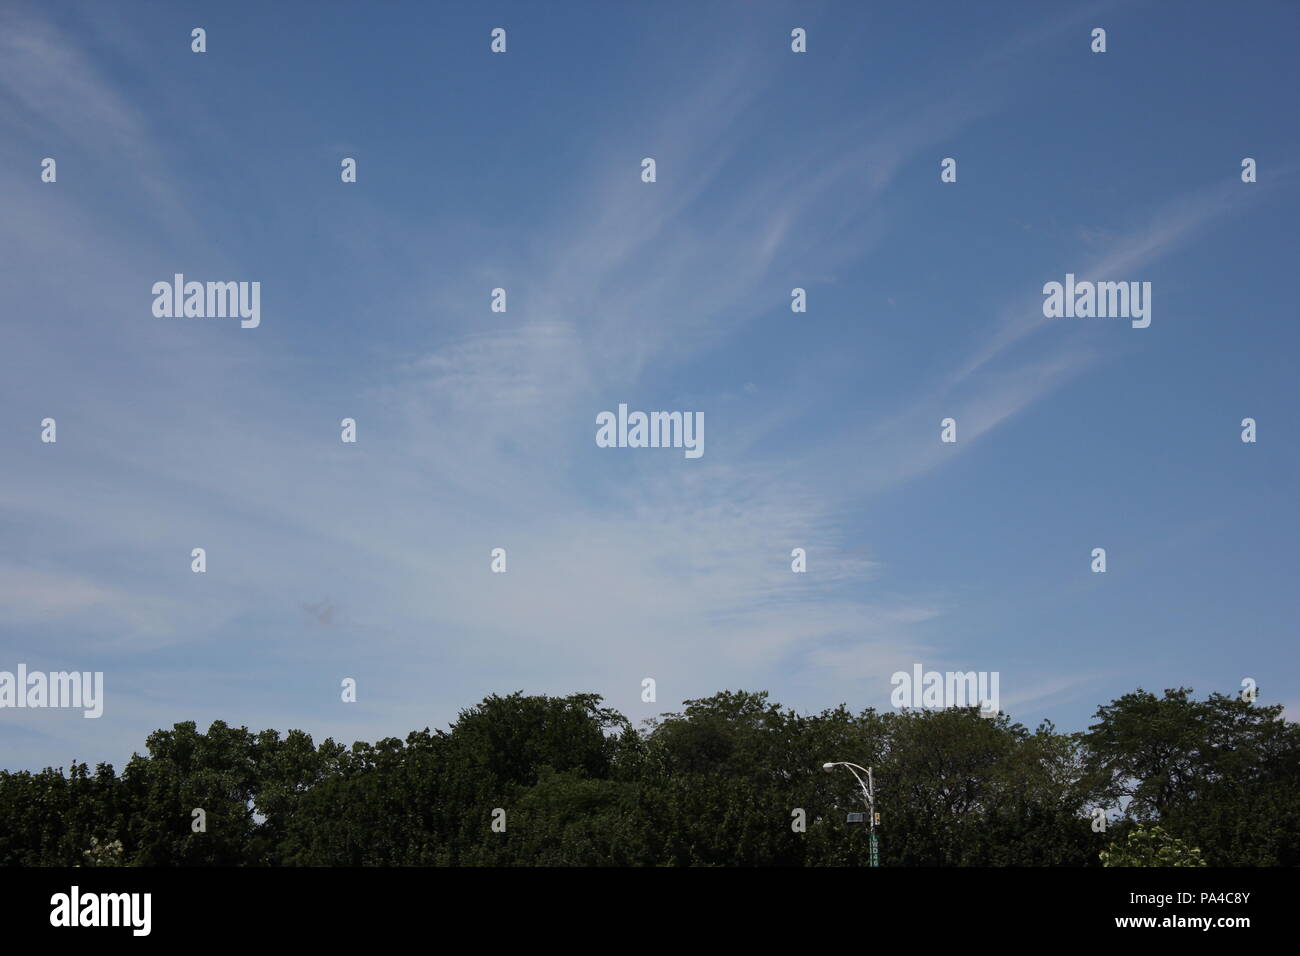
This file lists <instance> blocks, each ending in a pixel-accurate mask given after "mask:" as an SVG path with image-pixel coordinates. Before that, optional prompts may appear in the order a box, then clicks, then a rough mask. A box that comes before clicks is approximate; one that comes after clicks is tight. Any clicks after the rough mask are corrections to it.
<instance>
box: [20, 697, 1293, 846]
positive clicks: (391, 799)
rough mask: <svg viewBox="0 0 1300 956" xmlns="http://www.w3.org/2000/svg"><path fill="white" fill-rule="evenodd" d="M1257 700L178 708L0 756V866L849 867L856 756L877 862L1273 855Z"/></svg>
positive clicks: (1274, 718) (1289, 800) (1266, 713)
mask: <svg viewBox="0 0 1300 956" xmlns="http://www.w3.org/2000/svg"><path fill="white" fill-rule="evenodd" d="M1281 713H1282V708H1281V707H1261V706H1258V705H1254V704H1251V703H1248V702H1245V701H1242V700H1238V699H1235V698H1231V697H1227V696H1224V695H1220V694H1214V695H1211V696H1210V697H1209V698H1208V699H1207V700H1204V701H1198V700H1195V699H1193V698H1192V696H1191V693H1190V692H1189V691H1187V690H1185V689H1177V690H1169V691H1166V692H1165V694H1164V696H1163V697H1156V696H1155V695H1153V694H1150V693H1147V692H1145V691H1141V690H1139V691H1136V692H1135V693H1132V694H1128V695H1125V696H1124V697H1121V698H1120V699H1118V700H1115V701H1113V702H1111V703H1110V704H1107V705H1105V706H1103V707H1101V708H1100V709H1099V710H1098V711H1097V715H1096V719H1097V723H1096V724H1094V725H1093V726H1092V727H1090V728H1089V730H1088V731H1087V732H1086V733H1079V734H1061V733H1057V732H1056V730H1055V729H1054V728H1053V727H1052V725H1051V724H1049V723H1045V724H1043V725H1042V726H1040V727H1039V728H1038V729H1037V730H1035V731H1032V732H1031V731H1029V730H1027V729H1026V728H1025V727H1023V726H1021V725H1020V724H1017V723H1013V722H1012V721H1011V720H1010V718H1009V717H1007V716H1006V715H1000V716H998V717H996V718H991V719H990V718H985V717H981V716H980V715H979V714H978V711H976V710H975V709H974V708H971V709H950V710H942V711H903V712H893V711H890V712H885V713H880V712H877V711H875V710H872V709H868V710H865V711H863V712H862V713H859V714H854V713H852V712H850V711H849V710H847V709H846V708H845V707H843V706H840V707H837V708H835V709H833V710H826V711H823V712H821V713H819V714H812V715H800V714H797V713H795V712H793V711H791V710H787V709H782V708H781V707H780V706H779V705H778V704H775V703H772V702H770V701H769V700H768V698H767V694H766V693H748V692H724V693H720V694H716V695H714V696H713V697H709V698H707V699H703V700H692V701H687V702H686V704H685V707H684V710H682V711H681V712H680V713H674V714H667V715H664V716H663V717H662V718H661V719H659V720H656V721H651V722H649V724H648V726H647V727H646V728H644V729H642V730H637V729H635V728H633V727H632V726H631V724H630V723H629V722H628V720H627V719H626V718H625V717H624V716H623V715H621V714H619V713H618V712H616V711H614V710H611V709H609V708H606V707H604V706H602V703H601V699H600V698H599V697H597V696H595V695H592V694H575V695H573V696H570V697H563V698H557V697H526V696H523V695H522V694H518V693H517V694H511V695H509V696H505V697H500V696H492V697H489V698H487V699H486V700H484V701H483V702H482V703H480V704H479V705H477V706H475V707H472V708H470V709H468V710H465V711H463V712H462V713H461V714H460V716H459V718H458V719H457V720H456V721H455V722H454V723H453V724H452V725H451V726H450V727H449V728H448V729H447V730H445V731H443V730H437V731H430V730H428V729H425V730H422V731H417V732H414V733H411V734H409V735H408V736H407V738H406V740H405V741H402V740H399V739H397V738H389V739H386V740H380V741H378V742H377V743H374V744H369V743H356V744H353V745H352V747H351V748H347V747H345V746H343V745H341V744H338V743H335V742H334V741H333V740H325V741H324V742H323V743H321V744H320V745H319V746H317V745H315V744H314V743H313V741H312V738H311V737H310V736H308V735H307V734H305V733H303V732H301V731H297V730H294V731H290V732H289V733H288V734H287V735H286V736H284V737H281V736H280V735H279V734H278V733H277V732H275V731H273V730H265V731H262V732H260V733H254V732H252V731H250V730H248V729H247V728H244V727H239V728H234V727H230V726H227V725H226V724H225V723H223V722H221V721H218V722H216V723H214V724H212V726H211V727H209V728H208V730H207V733H200V732H199V731H198V729H197V728H196V727H195V725H194V723H193V722H185V723H180V724H177V725H176V726H175V727H173V728H172V729H171V730H159V731H157V732H155V733H154V734H152V735H150V737H149V738H148V740H147V751H148V753H147V755H145V756H142V755H139V754H136V755H135V756H133V757H132V759H131V760H130V761H129V762H128V764H127V766H126V768H125V769H124V770H123V772H122V773H121V774H120V775H119V774H117V773H115V772H114V769H113V768H112V767H111V766H109V765H106V764H100V765H99V766H98V767H96V768H95V770H94V772H93V773H92V772H90V770H89V769H88V768H87V767H86V765H85V764H81V763H79V764H74V765H73V766H72V767H71V769H70V771H69V772H68V773H66V774H65V773H64V772H63V771H62V770H61V769H60V770H54V769H47V770H44V771H42V772H41V773H36V774H33V773H28V772H20V773H10V772H3V771H0V864H6V865H19V866H41V865H61V866H104V865H114V864H128V865H146V866H169V865H179V866H206V865H250V866H263V865H271V866H282V865H310V866H336V865H381V866H382V865H461V866H466V865H470V866H474V865H614V866H624V865H638V866H639V865H704V866H768V865H777V866H819V865H864V864H865V863H866V862H867V860H868V833H867V827H866V826H865V825H863V824H858V823H849V822H847V820H846V813H847V812H850V811H860V810H862V809H863V805H862V800H861V793H860V791H859V790H858V787H857V783H856V781H855V780H854V778H853V777H852V776H851V775H850V774H849V773H848V772H847V771H844V770H836V771H835V772H832V773H826V772H824V771H823V770H822V764H823V763H825V762H827V761H839V760H851V761H853V762H855V763H859V764H863V765H870V766H871V767H872V768H873V769H874V772H875V781H876V790H877V793H876V796H877V807H876V809H877V810H878V811H879V812H880V813H881V826H880V830H879V835H880V862H881V865H883V866H927V865H941V866H964V865H992V866H1100V865H1101V863H1102V859H1103V857H1102V853H1103V851H1106V852H1108V854H1109V855H1108V857H1107V862H1108V863H1109V865H1170V864H1171V863H1172V864H1173V865H1180V864H1179V863H1178V862H1177V861H1183V860H1193V859H1194V860H1196V861H1197V862H1199V861H1201V860H1204V862H1205V863H1208V864H1209V865H1258V866H1279V865H1281V866H1294V865H1296V864H1297V863H1300V725H1297V724H1294V723H1291V722H1289V721H1286V720H1284V719H1283V718H1282V716H1281ZM1097 807H1103V808H1106V809H1107V810H1108V812H1109V815H1110V816H1109V821H1108V825H1107V827H1106V829H1105V830H1104V831H1101V832H1098V829H1097V828H1098V826H1099V824H1098V823H1097V822H1096V820H1095V817H1094V810H1095V808H1097ZM195 808H202V810H203V811H204V815H205V824H206V826H205V829H204V832H195V827H194V825H193V821H194V815H193V811H194V810H195ZM498 808H500V809H501V810H503V811H504V831H503V832H499V831H500V826H501V822H502V815H501V814H499V813H496V814H494V811H496V810H497V809H498ZM800 810H801V811H802V814H800V813H798V812H797V811H800ZM800 818H803V819H804V820H805V821H806V825H805V826H804V827H802V828H801V827H800V826H799V820H800ZM494 819H497V820H498V826H497V828H495V829H494V827H493V820H494ZM1181 865H1187V864H1186V863H1183V864H1181ZM1191 865H1196V864H1195V863H1192V864H1191Z"/></svg>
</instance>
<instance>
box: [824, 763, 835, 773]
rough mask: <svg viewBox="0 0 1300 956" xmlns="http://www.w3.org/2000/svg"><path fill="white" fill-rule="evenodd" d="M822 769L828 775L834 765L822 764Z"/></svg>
mask: <svg viewBox="0 0 1300 956" xmlns="http://www.w3.org/2000/svg"><path fill="white" fill-rule="evenodd" d="M822 769H823V770H825V771H826V772H827V773H830V772H831V771H832V770H834V769H835V764H833V763H824V764H822Z"/></svg>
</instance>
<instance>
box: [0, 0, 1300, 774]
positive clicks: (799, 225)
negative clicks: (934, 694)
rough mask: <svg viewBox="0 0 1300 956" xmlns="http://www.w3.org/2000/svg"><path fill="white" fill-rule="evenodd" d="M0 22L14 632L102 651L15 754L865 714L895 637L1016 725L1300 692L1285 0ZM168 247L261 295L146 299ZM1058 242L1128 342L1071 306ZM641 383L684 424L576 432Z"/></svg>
mask: <svg viewBox="0 0 1300 956" xmlns="http://www.w3.org/2000/svg"><path fill="white" fill-rule="evenodd" d="M0 20H2V22H0V27H2V29H0V130H3V135H2V136H0V208H2V209H3V215H2V216H0V261H3V262H4V264H5V265H4V268H3V270H0V301H2V302H3V318H2V319H0V370H2V371H3V375H2V376H0V464H2V466H3V467H2V477H0V669H4V670H13V669H14V668H15V667H16V665H17V664H18V663H19V662H22V663H25V664H27V666H28V667H29V668H30V669H33V670H71V669H76V670H102V671H103V672H104V674H105V685H106V702H105V712H104V716H103V717H102V718H100V719H98V720H86V719H83V718H82V717H81V715H80V712H68V711H57V710H44V711H41V710H5V711H3V712H0V765H3V766H5V767H8V768H11V769H12V768H37V767H41V766H44V765H46V764H54V765H66V764H67V763H68V762H70V761H71V760H73V759H78V760H87V761H89V762H91V763H94V762H95V761H98V760H110V761H113V762H115V763H118V764H120V763H121V762H122V761H123V760H124V759H125V758H126V757H127V756H129V754H130V753H131V752H132V750H136V749H141V748H142V747H143V740H144V738H145V736H146V735H147V734H148V733H149V732H150V731H152V730H153V729H156V728H159V727H166V726H170V725H171V724H172V723H174V722H175V721H179V720H190V719H192V720H197V721H198V722H199V723H200V725H201V726H206V724H207V723H208V722H210V721H211V720H214V719H218V718H220V719H224V720H226V721H228V722H231V723H235V724H246V725H248V726H250V727H253V728H262V727H275V728H277V729H279V730H281V731H284V730H287V729H288V728H290V727H298V728H302V729H304V730H307V731H308V732H310V733H312V734H313V735H314V736H315V737H316V738H317V739H321V738H323V737H325V736H327V735H330V736H334V737H335V738H336V739H341V740H344V741H346V742H351V741H353V740H356V739H375V738H377V737H381V736H388V735H399V736H400V735H404V734H405V733H406V732H407V731H409V730H412V729H417V728H422V727H425V726H439V725H445V724H446V723H447V722H448V721H450V720H452V719H454V717H455V715H456V713H457V712H458V710H459V709H461V708H462V707H465V706H469V705H471V704H473V703H474V702H475V701H477V700H478V699H480V698H481V697H482V696H484V695H486V694H488V693H492V692H502V693H505V692H509V691H512V690H515V689H523V690H524V691H526V692H529V693H549V694H566V693H571V692H576V691H595V692H598V693H601V694H603V695H605V697H606V698H607V700H608V701H609V702H610V703H611V704H612V705H613V706H616V707H618V708H620V709H621V710H622V711H623V712H624V713H626V714H627V715H628V716H629V717H631V718H632V719H633V720H638V721H639V720H640V719H643V718H645V717H649V716H652V715H655V714H658V713H660V712H663V711H666V710H671V709H675V708H676V707H677V706H678V704H679V702H680V701H682V700H684V699H687V698H691V697H697V696H703V695H707V694H710V693H713V692H715V691H718V690H721V689H724V688H732V689H734V688H741V687H744V688H750V689H760V688H765V689H768V690H770V691H771V692H772V695H773V697H774V698H775V699H778V700H780V701H782V702H784V703H787V704H789V705H791V706H794V707H796V708H799V709H801V710H820V709H822V708H823V707H828V706H834V705H835V704H837V703H839V702H841V701H844V702H846V703H848V704H849V705H850V706H851V707H853V708H855V709H858V708H861V707H865V706H869V705H874V706H877V707H888V706H889V695H890V689H891V688H890V683H889V678H890V675H891V674H892V673H893V672H894V671H896V670H900V669H903V670H909V669H910V668H911V666H912V664H913V663H914V662H920V663H922V664H923V665H924V666H925V667H926V668H927V669H938V670H948V669H951V670H987V671H998V672H1000V674H1001V703H1002V707H1003V709H1004V710H1007V711H1008V712H1010V713H1011V714H1012V716H1013V717H1015V718H1016V719H1019V720H1021V721H1023V722H1026V723H1028V724H1030V725H1033V724H1035V723H1037V722H1038V721H1039V720H1041V719H1042V718H1044V717H1047V718H1051V719H1052V720H1054V721H1056V722H1057V724H1058V726H1060V727H1061V728H1063V729H1082V728H1083V727H1085V726H1086V725H1087V723H1088V722H1089V717H1090V715H1091V714H1092V712H1093V710H1094V709H1095V708H1096V706H1097V705H1098V704H1100V703H1103V702H1105V701H1108V700H1110V699H1111V698H1113V697H1115V696H1118V695H1119V694H1122V693H1125V692H1127V691H1130V690H1132V689H1134V688H1135V687H1137V686H1139V685H1140V686H1143V687H1146V688H1148V689H1154V690H1159V689H1162V688H1165V687H1173V686H1179V685H1186V686H1192V687H1194V688H1196V690H1197V691H1198V692H1200V693H1205V692H1208V691H1210V690H1221V691H1224V692H1235V691H1236V690H1237V689H1239V687H1240V682H1241V680H1242V679H1243V678H1245V677H1253V678H1254V679H1256V680H1257V681H1258V682H1259V684H1260V686H1261V689H1262V697H1261V701H1262V702H1268V703H1274V702H1280V703H1284V704H1286V705H1288V707H1289V715H1291V716H1292V717H1294V716H1295V715H1296V714H1297V713H1300V675H1298V674H1297V670H1298V669H1297V667H1296V663H1297V652H1296V631H1295V619H1296V615H1295V610H1296V597H1295V595H1296V594H1297V588H1296V586H1295V578H1296V572H1297V569H1298V566H1300V562H1298V561H1297V550H1298V545H1297V542H1298V541H1300V509H1297V508H1296V505H1295V490H1296V479H1297V474H1298V472H1300V468H1298V465H1300V459H1298V457H1297V452H1296V435H1297V434H1300V422H1297V403H1296V398H1297V389H1296V358H1297V347H1298V346H1300V332H1297V327H1296V295H1295V290H1294V281H1295V275H1296V269H1295V262H1296V260H1297V253H1300V248H1298V246H1300V243H1298V241H1297V235H1296V230H1295V228H1294V223H1295V222H1296V220H1297V215H1298V214H1300V208H1298V206H1300V202H1298V199H1300V192H1298V190H1297V186H1298V185H1300V179H1298V175H1297V174H1298V172H1300V167H1298V166H1297V155H1298V154H1300V141H1298V137H1297V130H1296V115H1297V110H1296V107H1297V95H1296V91H1297V90H1300V82H1297V81H1298V80H1300V77H1297V72H1298V71H1300V61H1297V60H1296V57H1295V55H1294V53H1295V44H1296V40H1297V31H1298V28H1300V8H1297V7H1296V6H1295V5H1294V4H1288V3H1263V2H1260V3H1245V4H1240V5H1237V6H1234V7H1233V8H1232V10H1231V11H1230V12H1229V11H1227V10H1226V8H1224V7H1223V6H1222V5H1221V4H1217V3H1190V2H1189V3H1177V4H1174V3H1126V4H1096V5H1085V4H1072V5H1069V6H1066V5H1056V4H1042V3H1024V4H1014V3H999V4H966V3H956V2H953V3H933V4H919V3H918V4H902V5H898V4H867V3H799V4H794V3H789V4H782V3H763V2H739V0H737V2H706V3H689V4H686V3H663V4H653V5H633V4H614V3H603V2H602V3H554V4H546V5H544V6H543V5H539V4H534V3H520V4H472V3H464V4H444V3H439V4H413V3H412V4H398V3H392V4H389V3H385V4H377V5H365V6H362V5H343V4H339V5H332V4H305V3H303V4H296V3H286V4H276V5H264V4H254V3H223V4H204V3H194V4H185V5H177V4H174V3H130V4H112V5H108V4H98V3H87V4H57V5H47V4H25V3H18V4H11V5H8V6H7V7H6V9H5V10H4V11H3V13H0ZM196 26H201V27H204V28H205V29H206V30H207V43H208V52H206V53H204V54H201V55H200V54H195V53H192V52H191V51H190V30H191V29H192V28H193V27H196ZM498 26H499V27H504V28H505V29H506V30H507V32H508V52H507V53H506V54H504V55H493V54H492V53H490V52H489V49H488V46H489V33H490V31H491V30H492V29H493V28H494V27H498ZM794 27H803V28H805V29H806V30H807V32H808V52H807V53H806V54H794V53H792V52H791V50H790V39H789V37H790V31H791V29H793V28H794ZM1094 27H1103V28H1105V29H1106V30H1107V44H1108V50H1107V52H1106V53H1104V54H1094V53H1092V52H1090V49H1089V47H1090V33H1091V30H1092V28H1094ZM46 156H50V157H54V158H55V159H56V160H57V162H58V181H57V182H56V183H53V184H50V183H42V182H41V181H40V175H39V174H40V162H41V160H42V159H43V158H44V157H46ZM345 156H351V157H355V158H356V159H357V162H358V180H359V181H358V182H357V183H355V184H344V183H342V182H341V181H340V176H339V164H340V161H341V159H342V158H343V157H345ZM646 156H651V157H654V158H655V159H656V162H657V174H658V180H657V182H655V183H653V184H646V183H643V182H641V178H640V172H641V166H640V164H641V160H642V158H643V157H646ZM949 156H951V157H954V158H955V159H956V160H957V163H958V181H957V182H956V183H950V184H945V183H941V182H940V180H939V164H940V161H941V160H942V159H943V158H944V157H949ZM1247 156H1249V157H1253V158H1254V159H1256V160H1257V162H1258V168H1259V173H1258V177H1259V181H1258V182H1256V183H1253V184H1245V183H1242V182H1241V179H1240V164H1241V160H1242V158H1243V157H1247ZM177 272H181V273H184V274H185V275H186V276H187V278H190V279H198V280H201V281H205V280H222V281H225V280H243V281H253V280H256V281H259V282H261V284H262V303H261V308H262V321H261V325H260V327H258V328H256V329H241V328H240V327H239V324H238V322H234V321H230V320H220V319H188V320H187V319H160V318H155V317H154V316H153V314H152V312H151V306H152V301H153V299H152V295H151V294H150V289H151V286H152V285H153V283H154V282H157V281H160V280H170V279H171V277H172V275H173V274H174V273H177ZM1068 272H1072V273H1075V274H1077V275H1079V276H1081V277H1082V276H1086V275H1090V276H1093V277H1095V278H1099V279H1107V280H1116V281H1149V282H1151V283H1152V290H1153V291H1152V321H1151V325H1150V327H1149V328H1146V329H1134V328H1132V327H1130V324H1129V322H1128V321H1126V320H1122V319H1120V320H1117V319H1065V318H1057V319H1048V318H1044V316H1043V314H1042V301H1043V295H1042V286H1043V284H1044V283H1045V282H1049V281H1061V280H1063V278H1064V276H1065V274H1066V273H1068ZM498 286H500V287H504V288H505V289H507V292H508V296H509V298H508V303H509V306H508V312H506V313H504V314H502V313H494V312H491V311H490V310H489V302H490V291H491V289H493V288H494V287H498ZM794 287H802V288H805V289H806V290H807V294H808V311H807V313H805V314H795V313H792V312H791V310H790V291H791V289H792V288H794ZM620 402H625V403H627V404H628V405H629V406H630V407H631V408H633V409H644V410H651V409H675V410H691V411H702V412H704V415H705V420H706V433H705V454H704V456H703V457H702V458H700V459H697V460H689V459H686V458H685V457H684V456H683V455H682V453H681V452H680V451H673V450H658V449H602V448H597V447H596V444H595V441H594V437H595V416H596V414H597V413H598V412H600V411H603V410H606V409H616V408H617V406H618V404H619V403H620ZM47 416H49V417H54V418H55V419H56V420H57V421H58V442H57V444H53V445H50V444H43V443H41V441H40V424H39V423H40V421H41V420H42V419H43V418H45V417H47ZM949 416H951V417H953V418H955V419H956V420H957V422H958V441H957V443H956V444H943V443H941V442H940V441H939V423H940V420H941V419H943V418H945V417H949ZM1248 416H1249V417H1253V418H1255V419H1256V420H1257V422H1258V428H1259V440H1258V442H1257V443H1256V444H1243V443H1242V442H1241V440H1240V431H1241V429H1240V424H1239V423H1240V421H1241V419H1242V418H1244V417H1248ZM344 417H353V418H355V419H356V420H357V423H358V436H359V440H358V442H357V444H355V445H345V444H343V443H341V442H340V440H339V421H340V420H341V419H342V418H344ZM194 547H203V548H205V549H206V550H207V555H208V571H207V573H206V574H202V575H198V574H193V573H191V571H190V551H191V549H192V548H194ZM494 547H504V548H506V549H507V553H508V562H509V564H508V567H509V570H508V572H507V573H506V574H504V575H498V574H492V573H491V572H490V570H489V554H490V551H491V549H492V548H494ZM794 547H803V548H805V549H807V553H808V573H806V574H802V575H798V574H793V573H791V570H790V551H791V549H792V548H794ZM1095 547H1104V548H1106V550H1107V559H1108V571H1107V573H1105V574H1093V573H1091V571H1090V567H1089V565H1090V553H1091V551H1092V549H1093V548H1095ZM344 677H353V678H355V679H356V680H357V681H358V697H359V699H358V701H357V702H356V703H354V704H345V703H342V702H341V701H340V690H339V684H340V681H341V680H342V679H343V678H344ZM645 677H652V678H654V679H655V680H656V682H657V689H658V700H657V702H656V703H654V704H649V703H643V702H642V701H641V699H640V695H641V681H642V679H643V678H645Z"/></svg>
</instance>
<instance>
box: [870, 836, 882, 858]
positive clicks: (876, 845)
mask: <svg viewBox="0 0 1300 956" xmlns="http://www.w3.org/2000/svg"><path fill="white" fill-rule="evenodd" d="M871 865H872V866H880V840H878V839H877V838H876V834H875V833H872V834H871Z"/></svg>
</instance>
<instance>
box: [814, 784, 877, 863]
mask: <svg viewBox="0 0 1300 956" xmlns="http://www.w3.org/2000/svg"><path fill="white" fill-rule="evenodd" d="M836 767H847V768H848V770H849V773H851V774H853V778H854V779H855V780H857V781H858V786H859V787H861V788H862V799H863V802H864V803H866V805H867V822H868V823H869V824H870V826H871V843H870V846H871V863H870V865H871V866H880V839H879V837H877V836H876V782H875V778H874V777H873V776H872V773H871V768H870V767H860V766H858V765H857V764H855V763H849V762H848V761H847V760H840V761H834V762H830V763H824V764H822V769H823V770H825V771H826V772H827V773H831V772H832V771H834V769H835V768H836ZM859 771H861V773H859ZM863 773H865V774H866V775H867V779H866V780H863V779H862V774H863Z"/></svg>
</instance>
